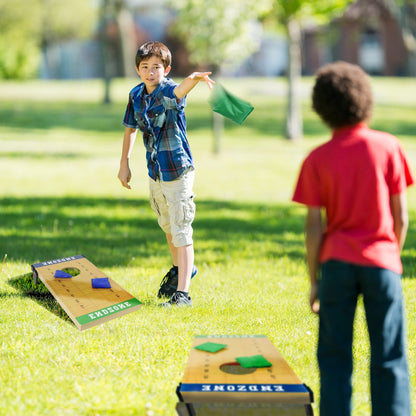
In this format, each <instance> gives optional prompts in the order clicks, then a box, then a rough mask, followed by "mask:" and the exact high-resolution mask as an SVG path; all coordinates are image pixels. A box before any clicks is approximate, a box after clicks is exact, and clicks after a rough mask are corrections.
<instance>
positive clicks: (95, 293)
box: [32, 255, 141, 331]
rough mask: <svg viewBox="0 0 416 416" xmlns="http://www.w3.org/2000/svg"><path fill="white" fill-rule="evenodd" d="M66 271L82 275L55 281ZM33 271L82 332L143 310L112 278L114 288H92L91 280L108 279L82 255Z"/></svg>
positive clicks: (53, 262) (37, 265) (47, 264)
mask: <svg viewBox="0 0 416 416" xmlns="http://www.w3.org/2000/svg"><path fill="white" fill-rule="evenodd" d="M64 269H77V270H79V274H78V275H76V276H73V277H71V278H57V277H54V275H55V272H56V271H57V270H64ZM32 271H33V278H34V280H35V283H37V282H38V280H37V279H38V278H40V280H42V282H43V283H44V284H45V286H46V287H47V288H48V290H49V291H50V292H51V294H52V295H53V296H54V297H55V299H56V300H57V301H58V303H59V304H60V305H61V306H62V308H63V309H64V310H65V312H66V313H67V314H68V316H69V317H70V318H71V319H72V321H73V322H74V324H75V325H76V326H77V328H78V329H79V330H80V331H82V330H84V329H87V328H91V327H93V326H96V325H100V324H102V323H104V322H107V321H109V320H110V319H115V318H118V317H120V316H122V315H125V314H127V313H130V312H133V311H135V310H137V309H139V308H140V307H141V302H140V301H139V300H138V299H136V298H135V297H134V296H132V295H131V294H130V293H128V292H127V291H125V290H124V289H123V288H122V287H121V286H120V285H119V284H117V283H116V282H115V281H114V280H112V279H110V278H109V279H108V280H109V282H110V285H111V288H108V289H101V288H100V289H96V288H93V287H92V283H91V279H93V278H102V277H107V276H106V275H105V274H104V273H103V272H102V271H101V270H100V269H98V268H97V267H96V266H95V265H94V264H92V263H91V262H90V261H89V260H88V259H86V258H85V257H84V256H81V255H78V256H72V257H65V258H62V259H57V260H49V261H45V262H43V263H37V264H32Z"/></svg>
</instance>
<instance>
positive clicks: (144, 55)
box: [136, 41, 172, 69]
mask: <svg viewBox="0 0 416 416" xmlns="http://www.w3.org/2000/svg"><path fill="white" fill-rule="evenodd" d="M152 56H156V57H158V58H160V59H161V60H162V63H163V66H164V68H165V69H166V68H167V67H168V66H170V65H171V63H172V54H171V53H170V50H169V49H168V47H167V46H166V45H164V44H163V43H162V42H157V41H150V42H146V43H144V44H143V45H142V46H140V48H139V50H138V51H137V54H136V66H137V68H138V67H139V65H140V62H142V61H145V60H147V59H149V58H151V57H152Z"/></svg>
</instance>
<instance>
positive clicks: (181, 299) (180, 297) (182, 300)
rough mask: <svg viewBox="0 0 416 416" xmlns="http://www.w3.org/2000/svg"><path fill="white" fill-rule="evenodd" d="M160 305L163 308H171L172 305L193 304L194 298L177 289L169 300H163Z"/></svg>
mask: <svg viewBox="0 0 416 416" xmlns="http://www.w3.org/2000/svg"><path fill="white" fill-rule="evenodd" d="M159 306H161V307H162V308H171V307H172V306H192V299H191V297H190V296H189V295H186V294H185V293H183V292H179V291H177V292H175V293H174V294H173V295H172V297H171V298H170V299H169V300H168V301H167V302H163V303H161V304H160V305H159Z"/></svg>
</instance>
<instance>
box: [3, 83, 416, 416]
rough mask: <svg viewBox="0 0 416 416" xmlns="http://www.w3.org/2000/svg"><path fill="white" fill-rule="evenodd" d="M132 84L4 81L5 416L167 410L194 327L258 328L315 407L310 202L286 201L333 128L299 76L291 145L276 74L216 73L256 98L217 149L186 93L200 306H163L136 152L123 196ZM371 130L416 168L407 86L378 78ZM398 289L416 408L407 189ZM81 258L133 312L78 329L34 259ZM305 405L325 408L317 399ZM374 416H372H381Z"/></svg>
mask: <svg viewBox="0 0 416 416" xmlns="http://www.w3.org/2000/svg"><path fill="white" fill-rule="evenodd" d="M133 82H135V81H132V80H117V81H116V82H114V84H113V86H112V95H113V97H114V102H113V104H111V105H107V106H104V105H102V104H100V100H101V97H102V86H101V83H100V82H98V81H88V82H81V81H79V82H49V83H46V82H28V83H13V82H3V83H0V176H1V178H2V185H1V187H0V221H1V223H0V224H1V226H0V305H1V309H0V310H1V313H0V339H1V343H0V345H1V349H0V365H1V371H0V386H1V387H0V415H19V416H20V415H25V416H27V415H48V416H49V415H76V416H78V415H88V416H93V415H120V416H129V415H146V416H151V415H163V416H171V415H172V416H173V415H175V410H174V407H175V403H176V402H177V398H176V395H175V389H176V386H177V385H178V384H179V382H180V381H181V380H182V376H183V372H184V368H185V365H186V362H187V359H188V355H189V350H190V346H191V344H192V341H193V338H194V336H195V335H215V334H217V335H234V334H263V335H267V336H268V337H269V338H270V340H271V341H272V342H273V344H274V345H275V346H276V348H277V349H278V350H279V351H280V352H281V353H282V355H283V356H284V357H285V358H286V360H287V362H288V363H289V364H290V365H291V367H292V368H293V369H294V370H295V372H296V373H297V375H298V376H299V377H300V378H301V380H302V381H303V382H304V383H306V384H308V385H309V386H310V387H311V388H312V389H313V391H314V393H315V399H316V401H318V400H319V374H318V370H317V363H316V358H315V349H316V340H317V318H316V317H315V316H313V315H312V314H311V313H310V311H309V307H308V279H307V274H306V267H305V263H304V247H303V215H304V209H303V208H302V207H300V206H297V205H295V204H292V203H291V202H290V197H291V192H292V189H293V185H294V181H295V179H296V175H297V172H298V169H299V165H300V163H301V161H302V159H303V158H304V156H305V155H306V154H307V152H308V151H309V150H310V149H312V148H313V147H314V146H315V145H317V144H318V143H320V142H322V141H323V140H326V139H327V137H328V132H327V130H326V129H325V128H324V127H323V126H322V125H321V123H320V122H319V121H318V120H317V118H316V117H315V116H314V115H313V114H312V113H311V111H310V110H309V103H308V96H309V89H310V85H311V80H310V79H305V80H304V82H303V94H304V98H305V105H304V132H305V138H304V140H302V141H301V142H296V143H290V142H288V141H286V140H285V139H283V137H282V131H283V126H284V116H285V101H284V94H285V89H286V85H285V83H284V81H282V80H266V79H253V80H251V79H241V80H223V84H224V86H225V87H226V88H228V89H230V90H231V91H232V92H234V93H236V94H238V95H240V96H241V97H243V98H246V99H247V100H249V101H251V102H252V103H253V105H254V106H255V110H254V112H253V113H252V115H251V116H250V117H249V118H248V119H247V120H246V122H245V123H244V124H243V126H237V125H235V124H232V123H231V122H226V123H225V132H224V136H223V139H222V142H221V152H220V153H219V154H217V155H214V154H213V153H212V151H211V149H212V133H211V129H210V120H211V112H210V110H209V107H208V105H207V102H206V100H207V98H208V92H207V90H206V88H205V86H198V87H197V89H196V90H195V91H193V92H192V93H191V96H190V97H189V99H188V109H187V118H188V127H189V138H190V142H191V146H192V149H193V153H194V157H195V159H196V165H197V176H196V183H195V188H194V190H195V193H196V204H197V217H196V220H195V222H194V237H195V255H196V264H197V266H198V268H199V273H198V275H197V277H195V279H194V280H193V281H192V285H191V296H192V298H193V300H194V308H192V309H180V310H175V309H174V310H169V311H166V310H162V309H160V308H158V306H157V305H158V299H157V298H156V293H157V290H158V287H159V282H160V280H161V278H162V277H163V275H164V274H165V273H166V271H167V270H168V269H169V267H170V258H169V255H168V250H167V245H166V243H165V239H164V235H163V233H162V232H161V230H160V229H159V228H158V226H157V223H156V220H155V217H154V214H153V213H152V211H151V209H150V207H149V204H148V201H147V178H146V168H145V161H144V149H143V146H142V145H141V140H140V137H139V138H138V141H137V144H136V147H135V150H134V153H133V156H132V161H131V167H132V169H133V180H132V186H133V189H132V190H131V191H128V190H126V189H124V188H122V187H121V185H120V184H119V182H118V180H117V177H116V176H117V171H118V163H119V157H120V151H121V142H122V135H123V127H122V125H121V119H122V117H123V114H124V109H125V97H126V96H127V94H128V91H129V89H130V88H131V87H132V85H133ZM374 88H375V97H376V108H375V112H374V122H373V123H372V126H373V127H374V128H378V129H385V130H388V131H390V132H392V133H394V134H396V135H397V136H398V137H399V138H400V139H401V141H402V143H403V145H404V147H405V149H406V151H407V153H408V156H409V159H410V160H411V163H412V165H413V167H414V169H416V123H415V121H414V107H415V104H416V88H415V83H414V80H413V79H408V80H406V79H399V80H391V79H376V80H374ZM409 210H410V221H411V224H410V229H409V234H408V239H407V242H406V246H405V249H404V251H403V264H404V279H403V285H404V295H405V299H406V313H407V321H408V334H409V363H410V372H411V374H412V400H413V406H414V408H416V394H415V387H416V375H415V374H416V341H415V332H416V319H415V318H416V300H415V296H414V294H415V293H416V261H415V258H416V192H415V190H414V189H411V190H409ZM76 254H83V255H85V256H86V257H87V258H88V259H89V260H90V261H92V262H93V263H94V264H95V265H97V267H99V268H100V269H101V270H103V271H104V272H105V273H106V274H108V276H110V277H111V278H112V279H114V280H115V281H117V282H118V283H119V284H121V285H122V286H123V287H124V288H125V289H126V290H128V291H129V292H130V293H132V294H133V295H134V296H136V297H137V298H138V299H140V300H141V301H142V302H143V307H142V308H141V310H139V311H136V312H133V313H131V314H128V315H126V316H123V317H121V318H118V319H115V320H112V321H109V322H107V323H105V324H103V325H100V326H97V327H94V328H92V329H89V330H86V331H83V332H79V331H78V330H77V329H76V327H75V326H74V325H73V324H72V321H71V320H70V319H69V318H68V316H67V315H66V313H65V312H64V311H63V310H62V308H61V307H60V306H59V304H57V302H56V301H55V300H54V298H53V297H52V296H51V295H50V294H49V293H48V291H47V290H46V288H45V287H44V286H43V285H38V286H35V285H34V284H33V281H32V277H31V273H30V265H31V264H33V263H37V262H40V261H45V260H50V259H55V258H61V257H65V256H71V255H76ZM354 354H355V358H356V361H355V373H354V412H353V415H354V416H364V415H368V414H369V412H370V410H369V409H370V405H369V386H368V364H369V356H368V339H367V334H366V325H365V319H364V313H363V308H362V305H361V304H360V306H359V308H358V312H357V318H356V328H355V343H354ZM314 409H315V414H316V415H319V412H318V410H317V406H316V404H315V405H314ZM380 416H381V415H380Z"/></svg>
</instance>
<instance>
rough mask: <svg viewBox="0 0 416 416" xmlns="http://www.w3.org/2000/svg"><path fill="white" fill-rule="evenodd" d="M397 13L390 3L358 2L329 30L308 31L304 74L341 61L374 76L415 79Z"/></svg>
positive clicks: (330, 26) (378, 0) (377, 1)
mask: <svg viewBox="0 0 416 416" xmlns="http://www.w3.org/2000/svg"><path fill="white" fill-rule="evenodd" d="M396 13H398V10H397V8H395V7H394V6H391V3H389V2H388V1H385V0H357V1H356V2H354V3H353V4H351V5H350V6H349V7H348V8H347V10H346V11H345V13H344V14H343V15H342V16H341V17H340V18H338V19H336V20H334V21H333V22H331V24H330V25H329V26H327V27H325V28H316V27H314V28H310V29H307V30H305V31H304V39H303V40H304V43H303V45H304V48H303V68H304V73H305V74H307V75H310V74H313V73H314V72H315V71H316V69H317V68H318V67H319V66H321V65H322V64H324V63H326V62H329V61H335V60H339V59H342V60H345V61H348V62H351V63H355V64H359V65H360V66H362V67H363V68H364V69H365V70H366V71H367V72H368V73H370V74H372V75H382V76H405V75H414V74H412V72H413V71H412V69H411V65H410V57H409V52H408V50H407V48H406V45H405V42H404V38H403V33H402V30H401V27H400V22H399V19H398V17H397V16H398V15H397V14H396Z"/></svg>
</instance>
